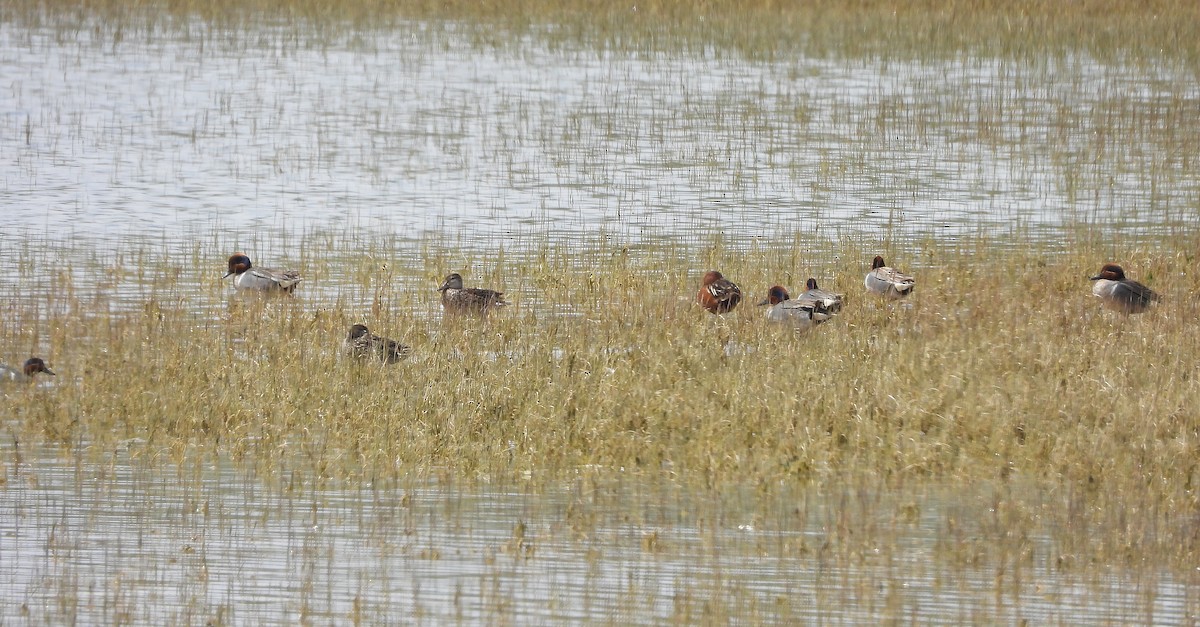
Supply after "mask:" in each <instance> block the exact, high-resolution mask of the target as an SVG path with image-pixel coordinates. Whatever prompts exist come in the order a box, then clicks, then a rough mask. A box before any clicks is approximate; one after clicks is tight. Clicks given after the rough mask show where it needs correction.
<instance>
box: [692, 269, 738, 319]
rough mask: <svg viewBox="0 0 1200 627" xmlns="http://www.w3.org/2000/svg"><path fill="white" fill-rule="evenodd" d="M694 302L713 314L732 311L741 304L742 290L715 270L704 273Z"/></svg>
mask: <svg viewBox="0 0 1200 627" xmlns="http://www.w3.org/2000/svg"><path fill="white" fill-rule="evenodd" d="M696 300H697V301H698V302H699V303H700V306H701V307H704V308H705V309H707V310H709V311H710V312H712V313H715V314H721V313H726V312H729V311H733V308H734V307H737V304H738V303H740V302H742V290H741V289H740V288H739V287H738V286H737V285H735V284H734V283H733V282H732V281H730V280H729V279H726V278H725V277H724V276H722V275H721V273H720V272H717V271H716V270H710V271H709V272H707V273H705V275H704V279H702V280H701V281H700V292H699V293H697V294H696Z"/></svg>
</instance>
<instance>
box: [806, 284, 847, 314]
mask: <svg viewBox="0 0 1200 627" xmlns="http://www.w3.org/2000/svg"><path fill="white" fill-rule="evenodd" d="M804 286H805V288H806V289H805V291H804V293H802V294H800V296H799V297H798V298H799V299H800V300H806V299H807V300H811V301H813V302H816V303H818V304H819V305H820V306H821V307H822V308H824V309H825V311H826V312H828V313H829V314H830V315H833V314H836V313H838V312H839V311H841V310H842V299H843V298H844V296H843V295H842V294H834V293H833V292H827V291H825V290H823V289H821V288H820V287H818V286H817V280H816V279H814V278H812V277H809V279H808V281H807V282H806V283H805V285H804Z"/></svg>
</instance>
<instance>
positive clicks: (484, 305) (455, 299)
mask: <svg viewBox="0 0 1200 627" xmlns="http://www.w3.org/2000/svg"><path fill="white" fill-rule="evenodd" d="M438 291H439V292H441V293H442V309H444V310H446V311H447V312H452V313H462V312H473V313H487V312H488V311H489V310H491V309H493V308H496V307H503V306H505V305H507V304H508V303H507V302H505V301H504V292H497V291H495V290H486V289H482V288H478V287H463V280H462V277H461V276H460V275H459V274H458V273H457V272H455V273H453V274H450V275H447V276H446V280H445V281H444V282H443V283H442V286H441V287H439V288H438Z"/></svg>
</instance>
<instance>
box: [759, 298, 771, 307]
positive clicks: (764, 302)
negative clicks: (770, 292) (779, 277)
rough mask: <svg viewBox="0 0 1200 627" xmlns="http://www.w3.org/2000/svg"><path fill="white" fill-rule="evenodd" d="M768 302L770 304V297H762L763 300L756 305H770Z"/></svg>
mask: <svg viewBox="0 0 1200 627" xmlns="http://www.w3.org/2000/svg"><path fill="white" fill-rule="evenodd" d="M770 304H771V299H770V298H767V299H764V300H763V302H761V303H759V304H758V306H759V307H762V306H763V305H770Z"/></svg>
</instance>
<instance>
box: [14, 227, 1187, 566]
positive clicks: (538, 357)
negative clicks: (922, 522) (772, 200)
mask: <svg viewBox="0 0 1200 627" xmlns="http://www.w3.org/2000/svg"><path fill="white" fill-rule="evenodd" d="M314 239H315V240H320V241H307V242H305V243H304V245H303V246H302V248H303V249H304V250H306V251H308V253H309V254H314V253H317V254H316V255H315V256H316V257H317V258H324V257H326V256H332V255H324V254H321V253H323V252H324V251H323V250H322V249H321V246H322V244H327V245H334V246H343V245H345V242H341V241H338V240H336V239H332V240H331V239H322V238H314ZM362 244H363V243H362V242H359V243H358V245H360V246H361V245H362ZM1195 246H1196V241H1195V240H1194V239H1175V240H1171V241H1167V242H1163V243H1162V244H1161V245H1156V246H1153V247H1146V248H1135V249H1125V248H1122V247H1118V246H1112V245H1103V246H1098V245H1095V244H1090V243H1087V242H1085V241H1080V242H1078V243H1075V244H1072V246H1071V247H1070V249H1069V251H1068V252H1066V253H1054V252H1051V251H1050V250H1049V247H1048V246H1047V247H1035V248H1034V249H1024V248H1021V249H1012V248H1008V247H1004V246H1000V245H998V243H996V242H989V241H973V242H970V243H963V244H962V245H960V246H953V247H950V246H942V245H937V244H932V243H930V244H927V245H926V246H925V247H924V249H923V252H921V253H920V254H919V255H916V256H908V257H906V256H904V255H903V254H901V255H900V256H898V257H896V258H895V260H894V263H895V264H896V265H899V266H903V267H908V268H909V269H911V270H913V271H914V272H915V273H916V275H917V277H918V288H917V292H916V294H915V296H914V298H913V299H912V300H911V301H909V303H908V304H906V305H895V304H887V303H883V302H877V301H875V300H873V299H871V298H868V297H867V296H866V295H865V294H863V290H862V287H861V276H862V274H863V272H865V260H866V259H868V258H869V257H870V254H871V253H873V252H874V251H868V250H862V249H860V248H859V247H858V246H857V245H856V244H855V243H853V242H843V243H840V244H837V245H835V244H832V243H828V242H825V243H822V242H819V241H805V240H803V239H802V238H801V237H799V236H797V240H796V242H795V245H794V247H787V246H780V247H771V248H769V249H767V248H762V249H759V248H757V247H756V248H753V249H750V250H746V251H740V252H735V251H731V250H726V249H723V248H722V247H721V246H720V244H719V243H717V244H714V245H712V246H708V247H702V248H695V249H689V248H672V247H666V248H664V249H663V251H660V252H652V251H642V252H636V251H635V252H632V253H631V252H630V251H628V250H625V249H620V248H617V249H602V248H597V249H595V250H590V251H583V252H578V251H577V252H575V253H568V252H567V251H561V250H556V249H554V248H553V247H550V246H547V247H546V248H545V249H543V250H542V251H540V252H539V253H537V254H534V255H532V256H530V257H528V258H520V259H518V258H512V259H509V260H501V261H500V262H499V263H498V264H496V265H492V266H488V265H486V264H484V263H482V262H481V261H480V260H478V259H473V258H468V259H467V260H466V267H467V268H473V269H475V272H473V273H470V274H469V275H468V284H472V283H473V284H477V285H480V284H486V285H490V286H493V287H498V288H503V289H505V290H507V292H508V293H509V295H510V297H511V298H512V299H513V300H514V301H515V303H516V304H515V306H514V307H512V308H511V310H509V311H505V312H502V313H501V315H496V316H493V317H492V318H491V319H489V320H478V319H475V318H459V319H443V318H442V317H441V316H440V313H437V309H436V297H437V294H436V292H434V291H433V288H434V287H435V286H436V285H437V279H438V278H439V277H440V275H441V274H442V273H443V272H445V271H447V267H446V265H445V262H444V261H433V260H436V259H439V258H445V257H449V256H456V255H461V253H455V254H450V253H447V252H446V251H442V252H440V253H435V254H432V255H430V256H429V258H430V259H431V263H430V264H429V265H427V266H426V267H424V268H417V269H416V270H417V272H411V271H408V272H404V273H400V272H396V271H395V270H388V271H387V272H388V273H387V274H384V273H381V272H382V271H381V268H382V267H384V266H386V267H388V268H392V269H395V268H399V267H402V265H403V264H400V263H395V262H394V261H393V260H388V259H384V258H381V257H382V256H381V255H375V254H371V253H369V252H368V254H367V255H365V256H363V257H358V258H347V259H346V260H345V261H343V262H342V263H339V264H331V265H329V266H322V265H316V264H314V265H309V266H306V267H303V268H302V269H303V271H304V272H305V274H306V275H308V285H305V286H302V290H301V294H302V295H301V297H299V298H294V299H291V298H281V299H272V300H267V301H261V300H257V299H249V300H247V299H243V298H240V297H236V296H231V295H230V294H229V290H230V289H231V288H230V286H229V285H228V284H221V283H218V282H217V281H216V280H215V279H214V277H213V275H214V274H215V271H214V270H213V269H212V268H207V267H196V266H193V265H192V262H193V260H194V257H193V256H191V255H174V254H172V253H166V252H161V251H153V250H145V249H143V250H141V251H140V252H138V253H136V254H137V256H138V257H137V258H138V259H139V260H140V261H141V262H143V263H145V264H146V267H154V268H158V269H159V270H158V271H156V272H151V273H148V274H146V275H138V274H134V273H124V274H122V273H119V272H117V271H116V270H115V269H112V268H109V269H106V268H94V267H93V268H91V270H90V271H88V272H83V269H84V268H85V267H87V266H88V265H89V263H91V262H89V261H84V262H83V263H82V264H79V265H76V266H74V267H72V268H70V269H66V268H53V267H50V268H47V267H43V268H42V270H43V271H47V270H50V271H51V275H52V276H56V277H59V278H58V279H57V281H58V282H56V283H55V284H54V285H51V286H49V287H50V289H49V290H46V292H45V296H44V297H35V298H26V299H23V300H22V299H17V300H12V299H13V294H6V295H5V296H6V298H7V299H10V302H11V303H13V304H10V305H9V311H6V312H5V314H6V315H5V317H4V319H5V320H6V321H9V322H6V323H5V325H4V326H3V327H0V328H2V330H3V336H2V337H3V339H4V343H5V345H7V346H10V347H12V346H16V347H30V348H31V350H35V349H36V348H35V347H38V346H43V347H45V350H44V351H43V352H44V353H45V355H46V356H47V357H48V358H49V359H50V363H51V364H52V366H53V367H54V368H55V369H56V370H57V371H58V372H59V374H60V376H59V377H58V378H57V380H55V381H54V383H55V384H56V385H53V386H52V387H41V388H37V389H29V390H18V391H15V392H14V391H10V392H9V395H10V398H9V407H10V409H9V411H11V412H14V413H15V414H16V416H17V417H18V418H19V424H18V426H17V427H16V430H17V432H18V433H19V434H20V435H19V437H21V438H36V439H42V438H49V439H51V440H57V441H60V442H62V443H63V444H64V445H75V444H77V443H78V442H88V443H90V444H91V446H92V447H93V450H94V451H95V452H97V453H100V454H102V453H103V451H105V450H111V449H113V448H114V447H118V446H120V447H125V446H128V447H130V448H131V449H132V450H133V451H134V452H135V454H136V455H139V456H152V457H158V458H163V459H166V460H171V461H176V462H181V461H183V460H184V459H185V458H189V457H193V456H196V455H199V456H200V457H203V456H204V455H207V454H215V453H217V452H221V453H223V454H224V453H227V454H230V455H232V456H234V457H235V458H242V457H245V458H247V459H250V460H253V462H254V463H256V464H259V465H266V468H264V470H266V471H267V472H264V473H263V474H264V476H274V477H287V476H289V472H290V471H293V470H299V471H302V474H304V475H305V476H311V477H316V478H318V480H320V478H330V477H340V478H345V479H348V480H352V481H353V480H355V478H362V479H370V478H380V477H398V476H403V475H406V474H411V473H416V474H429V473H434V474H437V473H447V474H450V475H454V476H460V477H468V478H471V477H475V478H483V477H522V476H529V477H533V478H534V479H535V480H538V481H541V480H557V479H560V478H564V477H569V476H575V475H577V474H579V473H584V474H593V473H594V474H599V475H603V474H608V473H612V472H626V473H638V474H642V475H646V476H664V477H670V478H673V479H674V480H677V481H683V482H688V483H692V482H695V483H700V484H705V485H720V484H726V483H744V482H751V483H757V484H760V485H771V484H775V483H778V482H780V481H785V482H794V481H799V482H808V481H822V480H826V479H829V478H832V477H835V476H836V477H846V476H871V477H875V478H876V480H880V479H882V480H884V481H888V482H911V481H922V480H932V481H935V482H938V483H944V482H945V481H951V482H964V483H969V482H978V481H993V480H999V481H1004V480H1008V479H1009V478H1010V477H1021V478H1023V480H1033V481H1034V482H1045V483H1046V484H1048V485H1053V484H1057V483H1059V482H1066V483H1067V484H1069V485H1075V486H1085V487H1086V490H1087V493H1088V494H1091V495H1094V498H1096V499H1098V503H1100V504H1103V503H1121V504H1122V507H1139V508H1146V510H1145V511H1150V512H1154V515H1153V516H1152V518H1154V519H1155V520H1156V521H1157V522H1159V523H1161V524H1162V527H1160V528H1158V529H1157V531H1156V533H1155V535H1154V539H1153V540H1152V541H1151V540H1149V539H1146V538H1143V540H1144V541H1146V542H1150V543H1151V544H1157V543H1159V542H1167V541H1170V542H1174V543H1175V546H1176V547H1179V546H1180V545H1182V551H1183V552H1184V555H1190V556H1192V557H1194V556H1195V551H1196V549H1197V546H1196V542H1197V537H1196V535H1195V530H1194V528H1192V527H1194V525H1192V523H1188V522H1187V520H1189V517H1194V516H1195V515H1196V512H1197V511H1198V510H1200V502H1198V500H1197V497H1196V492H1195V485H1196V483H1197V481H1200V468H1198V464H1200V461H1198V460H1200V417H1198V416H1197V414H1196V412H1195V411H1194V408H1195V407H1197V406H1200V386H1197V383H1196V381H1195V355H1196V354H1198V353H1200V346H1198V345H1197V344H1198V343H1200V339H1198V336H1197V334H1196V333H1195V329H1194V321H1195V320H1196V319H1197V317H1198V316H1197V313H1198V311H1197V309H1198V303H1197V300H1196V297H1195V296H1194V292H1193V291H1192V290H1193V288H1192V286H1193V285H1194V284H1195V282H1196V276H1195V271H1194V259H1193V258H1192V256H1191V255H1192V253H1191V251H1193V250H1195ZM373 247H374V248H375V249H377V250H383V249H389V248H392V247H393V244H390V243H387V242H378V243H376V244H374V245H373ZM46 248H47V249H49V252H47V259H46V261H47V263H50V264H52V263H53V262H51V261H50V259H55V258H57V259H68V258H86V255H80V251H79V250H73V251H65V250H54V249H53V248H54V244H48V245H47V246H46ZM368 248H371V247H370V246H369V247H368ZM799 251H804V252H803V254H801V253H800V252H799ZM835 253H840V254H841V256H840V259H841V260H842V261H840V262H824V263H818V262H815V261H814V260H831V259H835ZM468 257H469V256H468ZM213 259H214V260H215V261H214V262H213V264H216V267H219V265H220V261H221V259H222V257H221V256H220V255H213ZM356 259H357V260H356ZM1108 260H1117V261H1120V262H1122V263H1124V264H1125V265H1126V267H1127V268H1128V269H1129V271H1130V273H1131V275H1132V276H1134V277H1136V278H1139V279H1141V280H1143V281H1145V282H1147V283H1149V284H1151V285H1152V286H1153V287H1154V288H1155V289H1157V290H1160V291H1161V292H1162V293H1163V294H1165V297H1166V300H1165V301H1164V302H1163V303H1162V304H1161V306H1160V307H1159V308H1158V309H1157V310H1155V311H1153V312H1151V313H1149V314H1146V315H1143V316H1140V317H1134V318H1125V317H1122V316H1119V315H1115V314H1111V313H1108V312H1105V311H1101V310H1100V309H1099V308H1098V306H1097V304H1096V302H1094V299H1093V298H1092V297H1091V295H1090V293H1089V287H1090V284H1089V283H1088V281H1087V280H1086V277H1087V275H1088V273H1090V272H1092V271H1094V270H1095V269H1096V268H1098V267H1099V265H1100V263H1101V262H1103V261H1108ZM117 261H128V259H127V258H118V259H117ZM213 264H209V265H213ZM710 267H718V268H720V269H721V270H722V271H724V272H725V274H726V276H728V277H731V278H732V279H734V280H735V281H738V282H739V283H741V284H742V285H743V287H744V288H745V289H746V290H748V291H750V292H752V294H751V298H750V299H748V300H750V302H755V301H757V299H758V298H760V297H761V294H762V293H763V292H764V291H765V288H766V287H767V286H768V285H770V284H772V283H775V282H782V283H785V284H787V285H789V286H799V285H801V284H802V282H803V280H804V278H806V277H807V276H809V275H813V276H816V277H818V278H819V279H820V280H821V282H822V283H823V284H824V286H825V287H827V288H831V289H837V290H839V291H844V292H846V293H847V294H848V299H849V304H848V305H847V307H846V310H845V312H844V313H843V315H842V316H841V317H840V318H839V319H837V320H835V321H833V322H832V323H830V324H827V325H825V326H823V327H820V328H818V329H817V330H815V331H814V332H813V333H811V334H808V335H806V336H800V337H797V336H794V335H793V334H791V333H788V332H784V331H781V330H780V329H778V328H775V327H772V326H768V325H767V324H765V321H764V320H763V318H762V310H760V309H757V308H755V307H754V306H752V305H750V306H743V307H741V308H739V309H738V310H736V311H735V312H734V313H733V314H731V315H727V316H724V317H716V316H712V315H709V314H707V313H704V312H703V311H701V310H700V309H699V308H698V307H697V306H695V305H694V304H693V303H692V300H691V298H692V295H693V294H694V289H695V285H696V283H697V281H698V279H699V276H700V274H701V272H702V271H703V270H705V269H708V268H710ZM454 269H461V268H454ZM85 275H91V276H106V277H108V281H109V282H108V283H106V284H105V285H104V288H103V290H99V289H97V288H96V286H92V285H87V286H84V285H78V284H76V283H75V282H73V280H70V279H68V277H69V276H85ZM27 278H28V280H30V283H31V284H32V283H33V282H34V281H35V277H34V276H32V275H30V276H29V277H27ZM379 279H384V280H383V282H380V281H379ZM338 281H342V283H337V282H338ZM333 285H336V286H337V287H336V289H335V288H331V286H333ZM322 286H323V287H324V289H322ZM15 287H16V288H17V292H18V293H19V292H20V291H21V286H20V285H18V286H15ZM102 293H103V294H122V293H123V294H126V295H134V294H137V295H139V296H137V297H136V298H135V297H133V296H128V297H124V298H122V299H117V300H116V301H111V300H109V298H110V297H108V296H104V295H102ZM51 294H58V295H57V296H51ZM119 305H120V306H119ZM909 305H911V306H909ZM360 321H361V322H365V323H366V324H368V325H369V326H370V327H371V328H372V329H373V330H375V331H377V332H379V333H382V334H385V335H389V336H392V337H395V338H397V339H400V340H401V341H404V342H406V343H409V344H411V345H412V346H413V348H414V355H413V357H411V358H410V359H409V360H408V361H407V362H404V363H401V364H399V365H397V366H393V367H383V366H378V365H373V364H371V365H360V364H357V363H352V362H350V361H349V360H347V359H345V358H344V357H341V356H340V355H339V354H338V346H339V343H340V341H341V339H342V337H343V334H344V333H345V330H346V328H347V327H348V326H349V325H350V324H352V323H355V322H360ZM8 352H9V353H10V354H11V353H12V352H13V351H11V350H10V351H8ZM17 352H18V353H19V352H20V351H17ZM1097 511H1103V508H1101V509H1100V510H1097ZM1189 525H1192V527H1189ZM1189 529H1191V530H1190V531H1189ZM1164 546H1165V545H1164Z"/></svg>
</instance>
